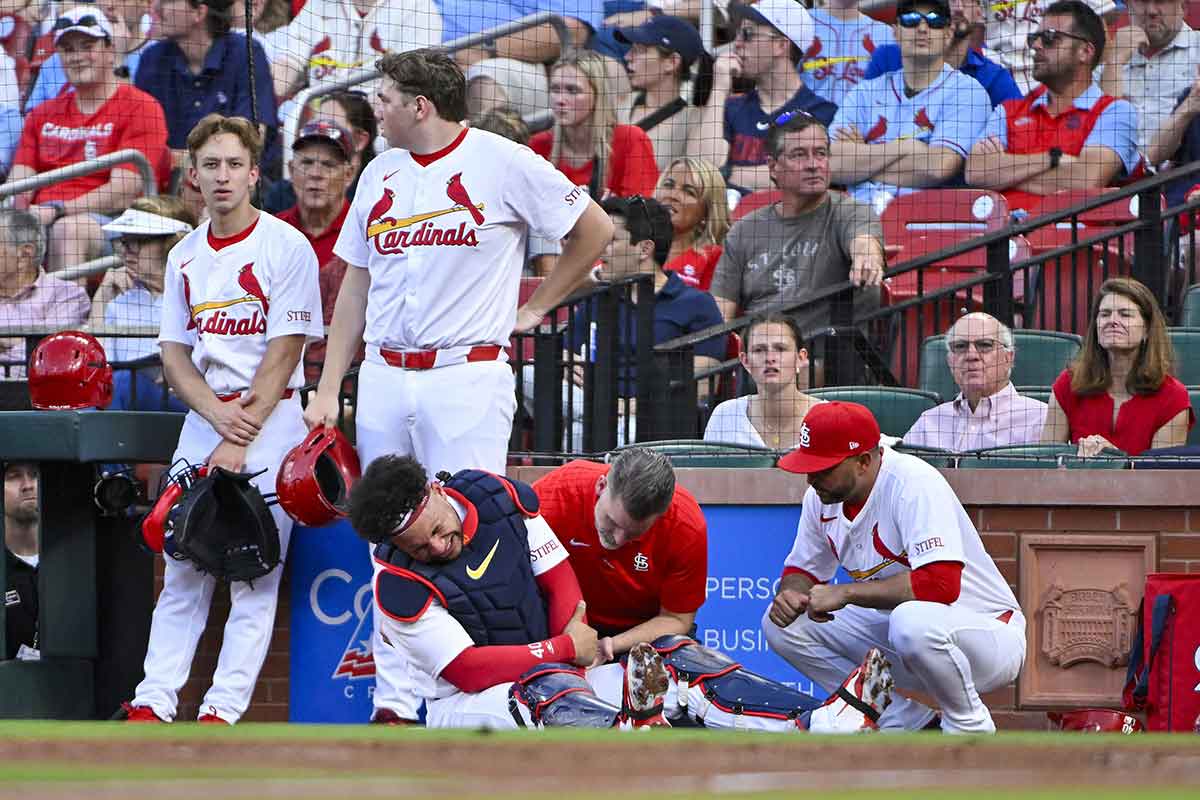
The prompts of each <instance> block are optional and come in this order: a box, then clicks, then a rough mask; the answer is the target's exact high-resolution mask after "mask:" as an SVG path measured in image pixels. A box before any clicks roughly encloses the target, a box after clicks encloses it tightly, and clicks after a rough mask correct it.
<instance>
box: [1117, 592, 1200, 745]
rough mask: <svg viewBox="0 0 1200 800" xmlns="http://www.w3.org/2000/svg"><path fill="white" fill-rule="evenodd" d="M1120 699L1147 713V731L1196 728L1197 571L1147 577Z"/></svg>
mask: <svg viewBox="0 0 1200 800" xmlns="http://www.w3.org/2000/svg"><path fill="white" fill-rule="evenodd" d="M1122 699H1123V700H1124V704H1125V708H1126V709H1127V710H1130V711H1144V712H1145V714H1146V730H1148V731H1184V732H1188V733H1191V732H1192V731H1193V730H1195V726H1196V723H1197V717H1200V574H1198V575H1190V574H1184V573H1173V572H1155V573H1151V574H1150V575H1147V576H1146V594H1145V596H1144V597H1143V599H1142V605H1141V607H1140V608H1139V609H1138V628H1137V634H1136V635H1135V636H1134V640H1133V647H1132V648H1131V650H1130V653H1129V669H1128V671H1127V672H1126V673H1125V690H1124V692H1123V697H1122Z"/></svg>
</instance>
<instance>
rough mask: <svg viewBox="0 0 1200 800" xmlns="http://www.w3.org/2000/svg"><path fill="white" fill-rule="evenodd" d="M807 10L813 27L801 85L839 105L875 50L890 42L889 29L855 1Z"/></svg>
mask: <svg viewBox="0 0 1200 800" xmlns="http://www.w3.org/2000/svg"><path fill="white" fill-rule="evenodd" d="M810 13H811V14H812V18H813V24H814V26H815V27H814V33H813V40H812V44H810V45H808V46H807V47H805V48H804V60H803V61H801V62H800V71H801V76H802V77H803V79H804V85H805V86H807V87H808V88H810V89H812V90H813V91H814V92H816V93H817V94H819V95H820V96H821V97H824V98H825V99H826V100H828V101H829V102H831V103H834V104H835V105H838V106H840V105H841V104H842V100H843V98H845V96H846V94H847V93H849V91H850V90H851V89H853V88H854V87H855V86H857V85H858V84H860V83H862V81H863V78H864V75H865V73H866V70H867V65H868V64H869V63H870V61H871V56H872V54H873V53H874V52H875V49H876V48H877V47H880V46H882V45H888V44H891V43H892V41H893V39H892V29H891V28H889V27H888V26H887V25H885V24H883V23H882V22H879V21H878V20H873V19H871V18H870V17H868V16H867V15H866V14H864V13H862V12H861V11H859V10H858V0H829V2H828V3H827V4H826V6H825V7H824V8H814V9H813V10H812V11H811V12H810Z"/></svg>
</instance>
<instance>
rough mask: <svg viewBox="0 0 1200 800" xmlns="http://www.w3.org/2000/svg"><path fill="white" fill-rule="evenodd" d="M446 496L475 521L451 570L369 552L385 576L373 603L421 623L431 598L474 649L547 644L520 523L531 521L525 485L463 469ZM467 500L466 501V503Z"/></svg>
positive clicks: (531, 500) (533, 503)
mask: <svg viewBox="0 0 1200 800" xmlns="http://www.w3.org/2000/svg"><path fill="white" fill-rule="evenodd" d="M445 488H446V489H447V493H448V494H450V495H451V496H452V497H454V496H455V495H457V497H455V499H457V500H459V502H462V503H464V505H466V506H467V510H468V520H467V522H465V523H464V526H463V527H464V532H465V531H466V530H467V529H468V526H469V522H470V516H471V515H470V513H469V512H470V511H471V508H472V507H474V510H475V512H476V513H477V515H478V527H477V528H476V530H475V535H474V537H473V538H471V540H470V542H469V543H468V544H466V545H464V546H463V549H462V555H460V556H459V557H458V558H457V559H455V560H454V561H453V562H451V563H449V564H422V563H419V562H417V561H414V560H413V559H411V558H409V557H408V556H407V555H405V554H404V553H402V552H401V551H400V550H398V549H396V548H395V547H393V546H392V545H391V544H387V543H385V544H381V545H379V546H378V547H376V548H375V560H376V561H378V562H380V564H381V565H382V566H383V567H384V571H383V572H381V573H380V574H379V577H378V578H377V579H376V583H375V597H376V598H377V600H378V602H379V606H380V608H382V609H383V611H384V612H385V613H386V614H388V615H389V616H391V617H393V618H395V619H398V620H400V621H404V622H411V621H413V620H416V619H419V618H420V616H421V614H423V613H424V611H425V609H426V608H428V606H429V603H430V601H431V599H432V597H436V598H437V600H438V602H440V603H441V604H442V605H443V606H444V607H445V608H446V610H448V611H449V612H450V615H451V616H452V617H454V618H455V619H456V620H458V622H459V624H460V625H462V626H463V628H464V629H465V630H466V632H467V634H468V635H469V636H470V637H471V640H472V641H474V642H475V644H476V645H492V644H528V643H529V642H537V641H541V640H543V639H548V638H549V637H550V633H549V630H548V623H547V614H546V603H545V600H544V599H543V598H542V594H541V590H540V589H539V588H538V585H537V582H536V580H535V579H534V576H533V568H532V566H530V563H529V537H528V531H527V530H526V528H525V520H526V519H527V518H530V517H533V516H536V515H537V508H538V502H537V495H535V494H534V492H533V489H531V488H530V487H529V486H528V485H526V484H523V483H519V482H517V481H509V480H508V479H506V478H501V477H499V476H496V475H493V474H491V473H490V472H481V471H479V470H463V471H462V472H459V473H458V474H456V475H455V476H454V477H453V478H451V479H450V480H449V481H448V482H447V483H446V484H445ZM464 501H465V502H464Z"/></svg>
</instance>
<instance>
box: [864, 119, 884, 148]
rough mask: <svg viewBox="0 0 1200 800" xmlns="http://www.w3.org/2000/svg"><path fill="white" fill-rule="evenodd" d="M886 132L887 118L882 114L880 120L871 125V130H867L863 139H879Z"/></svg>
mask: <svg viewBox="0 0 1200 800" xmlns="http://www.w3.org/2000/svg"><path fill="white" fill-rule="evenodd" d="M885 133H887V119H886V118H885V117H882V116H881V117H880V118H879V121H878V122H876V123H875V124H874V125H872V126H871V130H869V131H867V133H866V135H864V136H863V141H864V142H874V141H878V140H879V139H880V138H882V137H883V135H884V134H885Z"/></svg>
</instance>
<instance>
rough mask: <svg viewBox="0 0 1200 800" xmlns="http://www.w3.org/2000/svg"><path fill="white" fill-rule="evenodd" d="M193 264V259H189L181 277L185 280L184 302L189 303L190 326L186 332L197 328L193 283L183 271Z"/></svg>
mask: <svg viewBox="0 0 1200 800" xmlns="http://www.w3.org/2000/svg"><path fill="white" fill-rule="evenodd" d="M190 263H192V259H188V260H187V261H185V262H184V263H183V265H182V266H180V268H179V269H180V277H181V278H183V302H185V303H187V312H188V324H187V328H186V330H189V331H190V330H191V329H192V328H194V327H196V316H195V315H194V314H192V282H191V281H189V280H188V276H187V275H184V274H183V272H182V270H183V268H184V267H186V266H187V265H188V264H190Z"/></svg>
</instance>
